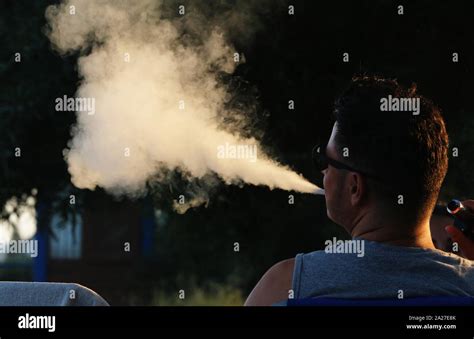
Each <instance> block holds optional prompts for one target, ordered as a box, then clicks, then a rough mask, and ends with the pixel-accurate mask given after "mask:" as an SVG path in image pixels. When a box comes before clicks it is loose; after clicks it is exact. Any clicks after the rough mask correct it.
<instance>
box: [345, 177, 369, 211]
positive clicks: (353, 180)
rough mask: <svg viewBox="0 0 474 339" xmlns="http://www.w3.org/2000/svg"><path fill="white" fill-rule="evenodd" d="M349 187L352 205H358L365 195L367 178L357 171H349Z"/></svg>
mask: <svg viewBox="0 0 474 339" xmlns="http://www.w3.org/2000/svg"><path fill="white" fill-rule="evenodd" d="M349 189H350V191H349V194H350V195H351V204H352V206H357V205H360V204H361V203H363V201H364V199H365V198H366V195H367V179H366V178H365V177H364V176H363V175H361V174H359V173H357V172H351V173H350V179H349Z"/></svg>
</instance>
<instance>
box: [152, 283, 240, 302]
mask: <svg viewBox="0 0 474 339" xmlns="http://www.w3.org/2000/svg"><path fill="white" fill-rule="evenodd" d="M244 302H245V297H244V296H243V295H242V291H241V290H239V289H236V288H234V287H232V286H226V285H218V284H211V286H210V287H209V288H202V287H198V286H196V287H194V288H191V289H189V290H184V298H182V299H180V291H175V293H172V294H170V293H164V292H162V291H154V294H153V298H152V299H151V303H150V306H241V305H243V303H244Z"/></svg>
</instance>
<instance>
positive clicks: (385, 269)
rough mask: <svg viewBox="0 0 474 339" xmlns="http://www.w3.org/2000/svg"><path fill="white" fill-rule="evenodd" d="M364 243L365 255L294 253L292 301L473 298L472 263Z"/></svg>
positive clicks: (441, 254)
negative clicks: (430, 297) (303, 299)
mask: <svg viewBox="0 0 474 339" xmlns="http://www.w3.org/2000/svg"><path fill="white" fill-rule="evenodd" d="M362 241H364V248H365V250H364V255H363V256H358V255H357V254H354V253H352V254H349V253H346V254H343V253H326V252H325V251H315V252H311V253H308V254H298V255H297V256H296V258H295V265H294V273H293V283H292V289H293V291H294V298H298V299H300V298H308V297H330V298H364V299H368V298H398V297H400V296H402V295H403V297H404V298H408V297H416V296H443V295H457V296H474V262H473V261H470V260H466V259H464V258H461V257H459V256H457V255H454V254H450V253H446V252H443V251H439V250H431V249H422V248H416V247H403V246H392V245H384V244H381V243H378V242H373V241H367V240H362ZM402 293H403V294H402Z"/></svg>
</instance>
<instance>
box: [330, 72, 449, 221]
mask: <svg viewBox="0 0 474 339" xmlns="http://www.w3.org/2000/svg"><path fill="white" fill-rule="evenodd" d="M389 95H391V96H392V97H393V98H418V99H419V114H417V115H414V114H413V112H409V111H382V110H381V99H382V98H387V97H388V96H389ZM334 116H335V120H336V123H337V130H336V136H335V141H336V145H337V146H338V147H340V148H341V149H342V148H344V147H347V149H348V150H349V156H348V157H347V158H346V159H345V161H346V162H348V163H349V164H351V165H352V166H353V167H355V168H357V169H359V170H363V171H365V172H368V173H371V174H373V175H374V176H375V177H378V178H380V180H371V179H368V182H369V189H372V190H374V191H376V193H377V195H378V196H380V197H381V198H385V199H389V200H390V201H393V202H395V205H397V204H396V202H397V200H396V199H397V198H396V197H398V196H399V195H403V197H404V209H403V211H404V213H408V214H409V216H410V217H415V218H417V219H418V218H420V217H424V216H426V213H431V212H432V210H433V208H434V205H435V202H436V200H437V197H438V194H439V191H440V189H441V184H442V182H443V180H444V177H445V175H446V172H447V169H448V134H447V132H446V127H445V124H444V120H443V118H442V116H441V112H440V109H439V108H438V107H437V106H436V105H435V104H434V103H433V102H432V101H430V100H429V99H427V98H425V97H423V96H421V95H418V94H417V93H416V86H415V85H412V86H411V87H410V88H406V87H403V86H401V85H400V84H398V82H397V81H396V80H390V79H384V78H380V77H376V76H358V77H354V78H353V79H352V82H351V83H350V85H349V87H348V88H347V89H346V90H345V91H344V92H343V93H342V95H341V96H340V97H339V98H338V99H337V100H336V103H335V109H334Z"/></svg>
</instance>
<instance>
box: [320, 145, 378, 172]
mask: <svg viewBox="0 0 474 339" xmlns="http://www.w3.org/2000/svg"><path fill="white" fill-rule="evenodd" d="M312 159H313V164H314V166H315V167H316V168H317V169H318V170H319V171H320V172H322V171H324V170H326V169H327V168H328V166H329V165H331V167H334V168H337V169H340V170H346V171H350V172H356V173H359V174H362V175H365V176H366V177H369V178H372V179H375V180H381V179H380V178H379V177H377V176H375V175H373V174H370V173H367V172H364V171H361V170H358V169H355V168H354V167H352V166H349V165H346V164H344V163H342V162H340V161H337V160H335V159H332V158H330V157H328V156H327V154H326V144H321V145H316V146H314V148H313V151H312Z"/></svg>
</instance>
